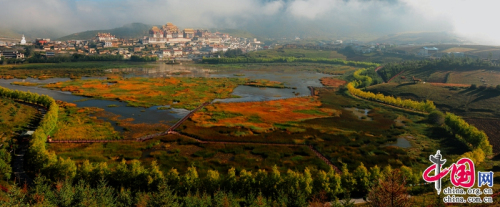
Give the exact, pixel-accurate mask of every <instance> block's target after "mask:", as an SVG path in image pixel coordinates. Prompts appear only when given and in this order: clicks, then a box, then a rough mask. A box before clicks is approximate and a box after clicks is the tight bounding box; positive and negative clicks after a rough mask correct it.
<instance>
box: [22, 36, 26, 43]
mask: <svg viewBox="0 0 500 207" xmlns="http://www.w3.org/2000/svg"><path fill="white" fill-rule="evenodd" d="M21 45H26V38H24V35H23V39H21Z"/></svg>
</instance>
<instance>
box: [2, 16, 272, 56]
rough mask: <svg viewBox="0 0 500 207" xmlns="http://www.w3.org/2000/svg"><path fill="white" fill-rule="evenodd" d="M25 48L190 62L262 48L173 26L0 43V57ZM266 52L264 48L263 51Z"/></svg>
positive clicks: (54, 53) (50, 52)
mask: <svg viewBox="0 0 500 207" xmlns="http://www.w3.org/2000/svg"><path fill="white" fill-rule="evenodd" d="M25 46H34V48H35V49H34V52H40V54H42V55H43V56H45V57H47V58H50V57H54V56H64V55H72V54H81V55H122V56H123V58H124V59H129V58H131V56H132V55H136V56H141V57H157V58H158V59H160V60H162V59H165V60H169V59H176V60H193V59H201V58H203V57H212V56H214V54H215V53H217V52H226V51H227V50H229V49H232V50H233V49H240V50H241V51H242V52H243V53H246V52H250V51H255V50H260V49H263V48H264V47H263V46H262V43H261V42H260V41H258V40H257V39H256V38H240V37H233V36H231V35H228V34H224V33H220V32H210V31H208V30H200V29H198V30H194V29H183V30H180V29H179V28H178V27H177V26H175V25H174V24H172V23H167V24H166V25H163V26H162V27H156V26H154V27H153V28H151V29H150V30H149V35H148V36H144V37H143V38H137V39H123V38H119V37H116V36H115V35H113V34H110V33H97V34H96V36H95V37H94V38H93V39H90V40H68V41H57V40H51V39H48V38H37V39H35V40H33V41H31V42H27V41H26V40H25V39H24V36H23V40H22V41H21V42H13V41H2V40H0V57H2V56H3V57H5V58H17V59H22V58H24V54H23V53H21V52H20V50H24V47H25ZM266 48H267V47H266Z"/></svg>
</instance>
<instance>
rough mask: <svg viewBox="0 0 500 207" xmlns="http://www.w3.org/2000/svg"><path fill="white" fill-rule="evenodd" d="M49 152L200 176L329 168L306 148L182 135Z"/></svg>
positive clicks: (80, 159) (66, 146) (53, 147)
mask: <svg viewBox="0 0 500 207" xmlns="http://www.w3.org/2000/svg"><path fill="white" fill-rule="evenodd" d="M49 150H51V151H54V152H56V154H58V155H59V156H61V157H71V159H73V160H76V161H77V162H83V161H84V160H86V159H88V160H90V161H91V162H107V163H108V165H110V166H113V165H115V164H117V163H118V162H120V161H121V160H122V159H125V160H132V159H138V160H141V161H142V162H143V163H145V164H148V163H150V162H152V161H154V160H156V161H157V163H158V164H159V165H160V168H161V170H163V171H164V172H167V171H169V170H170V169H172V168H175V169H178V170H179V171H180V172H185V171H186V169H187V168H188V167H191V166H195V167H196V168H197V169H198V172H199V173H206V170H208V169H216V170H219V172H227V170H228V169H230V168H231V167H235V168H236V169H237V170H238V171H240V170H242V169H246V170H255V169H268V170H270V169H271V168H272V166H274V165H277V166H278V167H279V168H280V169H281V171H283V172H285V171H286V170H287V169H294V170H295V169H297V170H298V169H304V168H305V167H309V168H310V169H323V170H327V169H328V166H327V165H326V164H325V163H324V162H323V161H321V160H320V159H319V158H317V157H316V156H315V155H314V154H313V152H311V151H310V150H309V149H308V147H307V146H300V147H283V146H265V145H252V144H246V145H227V144H199V143H197V142H195V141H193V140H191V139H188V138H185V137H183V136H179V135H168V136H164V137H160V138H156V139H154V140H149V141H146V142H120V143H118V142H114V143H105V144H103V143H92V144H51V145H50V146H49Z"/></svg>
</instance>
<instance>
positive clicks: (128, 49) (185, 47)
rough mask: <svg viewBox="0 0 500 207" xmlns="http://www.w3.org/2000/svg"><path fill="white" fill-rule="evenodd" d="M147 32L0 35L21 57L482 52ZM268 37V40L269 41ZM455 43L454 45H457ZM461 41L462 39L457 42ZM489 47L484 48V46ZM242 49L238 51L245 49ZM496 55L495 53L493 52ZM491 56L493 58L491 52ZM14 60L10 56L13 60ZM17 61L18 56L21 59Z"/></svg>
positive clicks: (6, 50)
mask: <svg viewBox="0 0 500 207" xmlns="http://www.w3.org/2000/svg"><path fill="white" fill-rule="evenodd" d="M145 34H147V36H143V37H142V38H133V39H125V38H120V37H117V36H115V35H114V34H111V33H96V34H95V36H94V37H93V38H92V39H88V40H66V41H59V40H51V39H48V38H36V39H34V40H32V41H26V39H25V38H24V35H23V37H22V39H21V40H20V41H19V40H13V39H1V38H0V59H2V60H5V59H21V60H24V59H25V58H28V57H25V55H26V52H25V48H26V47H27V46H31V47H32V48H33V51H32V52H34V53H38V54H39V56H42V57H44V58H51V57H67V56H71V55H73V54H78V55H84V56H90V57H92V56H106V55H107V56H109V55H117V56H122V57H123V59H130V58H132V56H135V57H142V58H145V59H148V60H162V61H172V60H175V61H193V60H200V59H202V58H203V57H219V56H221V54H223V53H225V52H227V51H228V50H241V53H247V52H250V51H257V50H266V49H277V48H286V49H297V48H299V49H314V50H331V51H340V50H343V51H344V53H351V54H353V55H355V56H358V57H359V56H361V57H363V56H364V57H368V56H371V55H373V54H379V55H383V54H388V55H391V54H393V55H398V56H406V57H410V58H419V59H423V58H431V59H435V58H441V57H442V56H443V55H453V56H455V57H464V56H466V55H467V56H468V57H472V58H477V57H482V58H485V55H484V54H483V55H478V54H474V53H472V51H470V52H463V51H462V50H460V49H458V50H457V51H455V50H453V49H452V50H446V49H447V48H452V47H457V45H456V44H444V45H443V44H442V45H437V47H435V46H432V47H430V46H429V47H428V45H429V44H413V43H411V42H408V43H407V44H393V43H384V42H381V43H375V42H370V43H365V42H361V41H357V40H345V41H343V40H333V41H319V42H316V43H304V42H301V39H300V38H299V37H295V39H286V38H281V39H273V40H272V41H269V42H272V43H268V45H265V44H264V43H263V42H261V41H259V40H257V38H243V37H237V36H232V35H229V34H226V33H221V32H210V31H209V30H205V29H190V28H185V29H179V28H178V27H177V26H176V25H174V24H172V23H167V24H165V25H163V26H160V27H158V26H153V27H152V28H151V29H149V31H147V33H146V31H145ZM266 42H267V41H266ZM453 45H455V46H453ZM458 47H460V45H458ZM486 49H488V48H486ZM485 51H486V50H485ZM241 53H240V54H241ZM495 57H496V54H495ZM490 59H491V58H490ZM11 62H12V63H13V62H14V61H10V62H9V63H11ZM17 62H19V61H17Z"/></svg>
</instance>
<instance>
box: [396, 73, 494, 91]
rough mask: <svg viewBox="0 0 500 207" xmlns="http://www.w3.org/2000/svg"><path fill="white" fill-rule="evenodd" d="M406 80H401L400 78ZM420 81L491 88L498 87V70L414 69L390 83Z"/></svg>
mask: <svg viewBox="0 0 500 207" xmlns="http://www.w3.org/2000/svg"><path fill="white" fill-rule="evenodd" d="M403 76H404V77H405V78H406V79H402V78H401V77H403ZM413 76H415V78H418V79H422V81H424V82H432V83H448V84H466V85H471V84H476V85H477V86H481V85H484V86H492V87H496V86H497V85H500V71H499V70H491V69H490V70H470V71H459V70H457V71H450V70H445V71H441V70H439V69H435V70H434V69H416V70H405V71H404V72H403V73H402V74H401V75H399V76H397V77H395V78H394V79H393V80H392V81H391V83H392V82H395V83H410V82H412V77H413Z"/></svg>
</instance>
